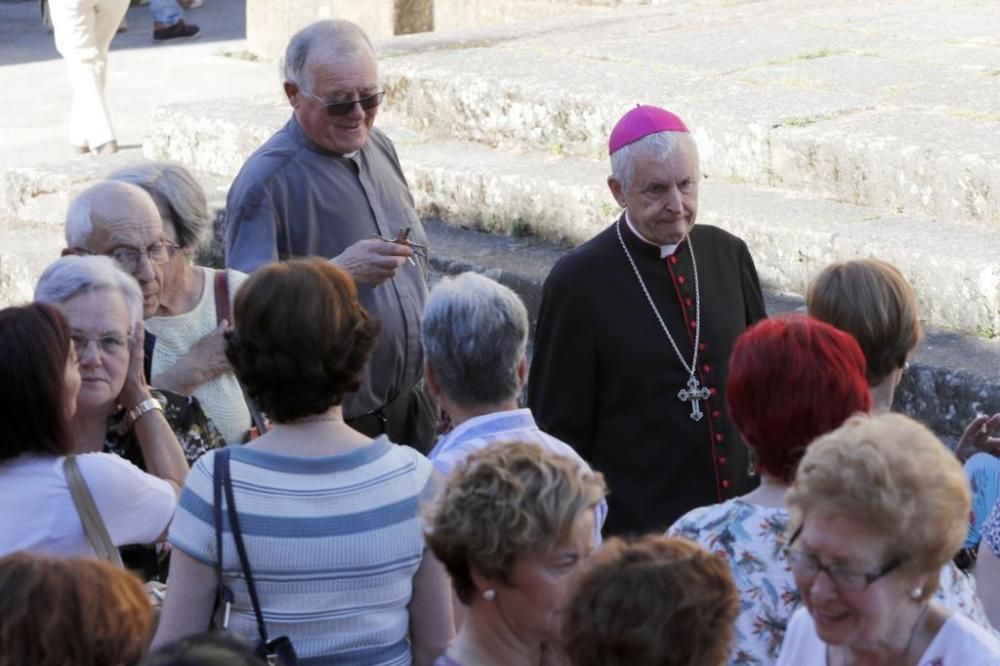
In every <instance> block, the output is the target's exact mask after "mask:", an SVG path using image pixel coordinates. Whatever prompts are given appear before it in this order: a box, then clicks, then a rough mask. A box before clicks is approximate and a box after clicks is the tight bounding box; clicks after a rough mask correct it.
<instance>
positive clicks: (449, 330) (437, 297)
mask: <svg viewBox="0 0 1000 666" xmlns="http://www.w3.org/2000/svg"><path fill="white" fill-rule="evenodd" d="M421 341H422V343H423V347H424V358H425V359H426V360H427V363H428V364H429V365H430V367H431V369H432V370H433V371H434V375H435V377H436V378H437V381H438V384H439V385H440V387H441V391H442V392H443V393H444V394H445V395H446V396H447V397H448V399H450V400H453V401H455V402H456V403H458V404H460V405H465V406H480V405H493V404H496V403H499V402H502V401H504V400H510V399H511V398H516V397H517V394H518V391H519V390H520V382H519V380H518V376H517V368H518V365H519V364H520V362H521V359H522V358H524V350H525V346H526V345H527V341H528V311H527V309H526V308H525V307H524V303H522V302H521V299H520V298H518V296H517V294H515V293H514V292H513V291H511V290H510V289H508V288H507V287H505V286H503V285H501V284H498V283H496V282H494V281H493V280H490V279H489V278H486V277H483V276H482V275H478V274H476V273H462V274H461V275H459V276H458V277H456V278H453V279H447V278H446V279H444V280H442V281H441V282H440V283H439V284H437V285H436V286H435V287H434V288H433V289H432V290H431V293H430V296H429V297H428V298H427V304H426V306H425V307H424V318H423V324H422V325H421Z"/></svg>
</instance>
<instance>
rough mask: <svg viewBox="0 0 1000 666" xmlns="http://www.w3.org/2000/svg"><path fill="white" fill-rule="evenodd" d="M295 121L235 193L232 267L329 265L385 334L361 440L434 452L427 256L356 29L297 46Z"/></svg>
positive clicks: (360, 405)
mask: <svg viewBox="0 0 1000 666" xmlns="http://www.w3.org/2000/svg"><path fill="white" fill-rule="evenodd" d="M284 76H285V81H284V91H285V95H286V96H287V98H288V102H289V104H290V105H291V107H292V116H291V118H289V120H288V122H287V123H286V124H285V126H284V127H282V128H281V129H280V130H278V132H276V133H275V134H274V135H273V136H272V137H271V138H270V139H268V140H267V141H266V142H265V143H264V145H262V146H261V147H260V148H258V149H257V151H256V152H255V153H254V154H253V155H251V156H250V158H249V159H248V160H247V162H246V163H245V164H244V165H243V168H242V169H241V170H240V173H239V174H238V175H237V177H236V180H235V182H234V183H233V185H232V187H231V188H230V190H229V197H228V200H227V205H226V229H225V239H226V265H227V266H229V267H232V268H236V269H238V270H241V271H245V272H250V271H253V270H254V269H256V268H257V267H259V266H261V265H263V264H266V263H268V262H272V261H282V260H285V259H290V258H292V257H301V256H310V255H315V256H322V257H328V258H329V259H330V260H331V261H333V262H334V263H336V264H337V265H339V266H340V267H341V268H343V269H344V270H346V271H347V272H348V273H350V274H351V276H352V277H353V278H354V280H355V282H356V283H357V285H358V295H359V298H360V300H361V303H362V304H363V305H364V307H365V308H366V309H367V310H368V312H369V313H370V314H371V315H372V316H374V317H376V318H377V319H378V320H379V323H380V325H381V331H380V333H379V337H378V341H377V343H376V346H375V350H374V352H373V354H372V358H371V360H370V361H369V363H368V365H367V366H366V368H365V370H364V371H363V373H362V383H361V387H360V388H359V390H358V391H357V392H356V393H355V394H353V395H352V396H350V397H349V398H348V399H347V400H346V401H345V403H344V414H345V416H346V418H347V421H348V423H350V425H351V426H352V427H354V428H355V429H358V430H360V431H362V432H364V433H365V434H367V435H369V436H372V437H375V436H378V435H381V434H387V435H388V436H389V438H390V439H391V440H392V441H395V442H397V443H401V444H411V445H413V446H415V447H417V448H418V449H421V450H423V451H426V450H428V448H429V447H430V444H431V443H432V442H433V439H434V418H433V409H432V407H431V404H430V402H429V400H428V398H427V396H426V394H425V393H424V391H423V389H422V388H421V386H420V384H421V382H420V380H421V364H422V359H421V350H420V315H421V312H422V310H423V306H424V300H425V299H426V296H427V285H426V260H427V258H426V252H425V251H424V250H425V249H426V246H425V242H426V241H425V237H424V232H423V228H422V227H421V225H420V220H419V219H418V217H417V214H416V210H415V209H414V205H413V197H412V196H411V194H410V191H409V187H408V186H407V183H406V179H405V178H404V177H403V172H402V169H401V168H400V165H399V160H398V158H397V156H396V150H395V148H394V147H393V145H392V142H391V141H390V140H389V138H388V137H387V136H386V135H385V134H383V133H382V132H381V131H379V130H378V129H377V128H375V127H374V126H373V125H374V122H375V116H376V114H377V113H378V107H379V105H380V104H381V103H382V100H383V97H384V94H385V93H384V91H383V90H382V88H381V87H380V85H379V80H378V67H377V63H376V61H375V52H374V49H373V48H372V45H371V42H370V41H369V40H368V37H367V36H366V35H365V34H364V32H363V31H362V30H361V29H360V28H359V27H358V26H356V25H354V24H353V23H350V22H348V21H334V20H327V21H319V22H316V23H313V24H311V25H309V26H307V27H305V28H303V29H302V30H301V31H299V32H298V33H297V34H295V35H294V36H293V37H292V39H291V41H290V42H289V44H288V48H287V49H286V52H285V60H284Z"/></svg>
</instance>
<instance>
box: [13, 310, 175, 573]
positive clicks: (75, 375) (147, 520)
mask: <svg viewBox="0 0 1000 666" xmlns="http://www.w3.org/2000/svg"><path fill="white" fill-rule="evenodd" d="M105 333H106V335H98V336H95V337H93V338H92V339H88V340H87V342H86V343H85V344H86V345H87V347H88V348H89V347H90V346H92V345H91V343H92V342H97V345H94V346H95V347H96V346H99V345H100V344H102V341H103V340H104V339H105V338H106V337H109V336H111V335H112V334H110V333H108V332H107V331H105ZM79 335H80V332H79V331H73V330H71V329H70V327H69V325H68V324H67V321H66V319H65V318H64V317H63V315H62V314H60V312H59V311H58V310H57V309H56V308H55V307H53V306H50V305H45V304H41V303H33V304H31V305H25V306H21V307H12V308H7V309H5V310H0V555H5V554H7V553H11V552H14V551H18V550H32V551H40V552H45V553H49V554H52V555H63V556H73V555H94V548H93V547H92V544H91V543H90V542H89V540H88V538H87V535H86V533H85V531H84V526H83V523H82V521H81V519H80V517H79V515H78V513H77V510H76V508H75V503H74V500H73V498H72V496H71V491H70V482H69V480H68V478H69V477H68V476H67V471H66V468H67V459H66V457H67V456H69V455H71V454H72V453H73V452H74V437H73V434H72V433H71V432H70V423H71V422H72V419H73V417H74V414H75V413H76V410H77V404H78V401H77V394H78V393H79V391H80V385H81V378H80V369H79V366H78V364H79V361H78V358H77V355H76V349H75V346H74V342H73V340H74V337H76V336H79ZM85 351H86V353H88V354H89V353H90V351H89V349H88V350H85ZM73 461H74V462H75V463H76V465H77V466H78V468H79V471H80V475H81V477H82V478H83V480H84V482H85V483H86V485H87V486H88V488H89V490H90V493H91V494H92V496H93V501H94V504H95V506H96V509H97V513H98V514H99V515H100V518H101V520H102V521H103V522H104V524H105V526H106V528H107V531H108V533H109V536H110V539H111V542H112V543H113V544H114V545H115V546H122V545H126V544H135V543H152V542H153V541H156V540H157V539H160V538H161V537H162V536H163V535H164V534H165V532H166V527H167V525H168V524H169V522H170V519H171V517H172V516H173V514H174V508H175V507H176V505H177V496H176V495H175V492H174V488H173V487H172V486H171V484H170V483H169V482H168V481H165V480H163V479H158V478H156V477H155V476H152V475H150V474H146V473H145V472H143V471H141V470H140V469H138V468H137V467H136V466H135V465H133V464H132V463H130V462H128V461H127V460H124V459H122V458H121V457H119V456H116V455H114V454H110V453H102V452H95V453H86V454H83V455H78V456H76V457H75V458H73ZM70 465H72V463H70Z"/></svg>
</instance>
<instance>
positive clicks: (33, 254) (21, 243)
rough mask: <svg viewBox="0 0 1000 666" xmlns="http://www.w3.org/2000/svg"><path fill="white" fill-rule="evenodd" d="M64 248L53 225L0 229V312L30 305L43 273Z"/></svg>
mask: <svg viewBox="0 0 1000 666" xmlns="http://www.w3.org/2000/svg"><path fill="white" fill-rule="evenodd" d="M64 246H65V243H64V241H63V235H62V230H61V229H56V228H54V227H53V226H52V225H47V224H46V225H32V224H24V223H20V224H18V225H17V226H16V227H15V226H13V225H5V226H2V227H0V308H5V307H7V306H10V305H18V304H21V303H27V302H29V301H31V299H32V295H33V294H34V292H35V284H36V283H37V282H38V278H39V277H41V274H42V271H43V270H45V267H46V266H48V265H49V264H50V263H52V262H53V261H55V260H56V259H58V258H59V253H60V252H61V251H62V249H63V247H64Z"/></svg>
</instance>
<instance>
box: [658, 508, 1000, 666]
mask: <svg viewBox="0 0 1000 666" xmlns="http://www.w3.org/2000/svg"><path fill="white" fill-rule="evenodd" d="M787 527H788V510H787V509H780V508H772V507H764V506H760V505H757V504H750V503H749V502H745V501H743V500H742V499H732V500H729V501H727V502H723V503H722V504H714V505H712V506H706V507H701V508H698V509H694V510H693V511H690V512H689V513H687V514H686V515H685V516H683V517H682V518H681V519H680V520H678V521H677V522H676V523H674V524H673V525H672V526H671V527H670V529H668V530H667V535H668V536H678V537H684V538H686V539H690V540H691V541H694V542H696V543H698V544H700V545H701V546H702V547H704V548H705V549H707V550H709V551H711V552H713V553H719V554H721V555H723V556H724V557H726V558H727V559H728V560H729V562H730V564H731V566H732V572H733V581H734V582H735V583H736V589H737V591H738V592H739V597H740V613H739V616H738V617H737V618H736V632H735V636H734V638H733V645H732V650H731V652H730V655H729V661H728V662H727V663H728V664H729V666H759V665H764V664H775V663H777V660H778V653H779V652H780V651H781V642H782V640H783V639H784V637H785V626H786V625H787V624H788V621H789V620H790V619H791V617H792V613H794V612H795V610H796V609H798V607H799V606H800V605H801V603H802V600H801V597H800V596H799V592H798V590H797V589H796V587H795V579H794V577H793V576H792V571H791V568H790V566H789V563H788V559H787V543H786V532H787ZM935 598H936V599H937V600H938V601H939V602H940V603H942V604H943V605H944V606H946V607H947V608H949V609H950V610H953V611H957V612H961V613H963V614H965V615H967V616H968V617H969V618H970V619H972V620H973V621H974V622H975V623H976V624H979V625H982V626H983V627H986V628H988V629H990V630H992V629H993V627H992V626H991V625H990V623H989V620H987V619H986V613H985V612H984V610H983V607H982V603H981V602H980V601H979V597H978V596H977V595H976V590H975V583H974V582H973V580H972V579H971V578H970V577H968V576H967V575H965V574H963V573H962V572H961V571H959V569H958V568H957V567H956V566H955V565H954V564H952V563H950V562H949V563H948V565H947V566H946V567H945V568H944V569H942V571H941V587H940V588H939V589H938V591H937V594H936V595H935Z"/></svg>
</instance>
